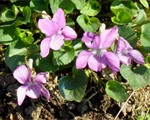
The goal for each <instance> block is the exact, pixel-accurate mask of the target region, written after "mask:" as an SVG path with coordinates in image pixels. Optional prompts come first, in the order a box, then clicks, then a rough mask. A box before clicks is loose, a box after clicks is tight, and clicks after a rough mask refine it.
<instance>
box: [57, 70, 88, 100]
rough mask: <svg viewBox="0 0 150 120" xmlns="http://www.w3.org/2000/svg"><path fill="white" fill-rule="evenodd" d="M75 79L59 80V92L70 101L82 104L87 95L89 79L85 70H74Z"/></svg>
mask: <svg viewBox="0 0 150 120" xmlns="http://www.w3.org/2000/svg"><path fill="white" fill-rule="evenodd" d="M73 73H74V74H73V76H74V77H73V78H72V77H70V76H63V77H61V78H60V79H59V85H58V88H59V91H60V93H61V95H62V96H63V97H64V98H65V99H66V100H68V101H77V102H80V101H81V100H82V98H83V96H84V94H85V90H86V86H87V77H86V74H85V72H84V71H83V70H74V72H73Z"/></svg>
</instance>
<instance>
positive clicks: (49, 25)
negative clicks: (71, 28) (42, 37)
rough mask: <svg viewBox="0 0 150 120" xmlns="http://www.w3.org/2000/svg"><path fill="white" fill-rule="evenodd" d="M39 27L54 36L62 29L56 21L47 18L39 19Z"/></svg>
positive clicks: (43, 31) (48, 34)
mask: <svg viewBox="0 0 150 120" xmlns="http://www.w3.org/2000/svg"><path fill="white" fill-rule="evenodd" d="M38 27H39V28H40V30H41V32H42V33H44V34H46V35H47V36H52V35H54V34H55V33H57V32H58V31H59V30H60V29H61V28H60V27H59V25H58V24H57V23H56V22H54V21H52V20H47V19H39V21H38Z"/></svg>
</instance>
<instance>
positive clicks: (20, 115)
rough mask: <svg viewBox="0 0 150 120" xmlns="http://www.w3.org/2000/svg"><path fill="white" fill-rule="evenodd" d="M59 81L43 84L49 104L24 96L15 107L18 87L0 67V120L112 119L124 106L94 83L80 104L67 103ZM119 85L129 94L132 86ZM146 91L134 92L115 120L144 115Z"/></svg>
mask: <svg viewBox="0 0 150 120" xmlns="http://www.w3.org/2000/svg"><path fill="white" fill-rule="evenodd" d="M6 71H7V72H6ZM58 81H59V76H57V75H50V77H49V79H48V81H47V84H45V87H46V88H47V89H48V90H49V91H50V95H51V98H50V101H49V102H47V101H46V99H45V98H44V97H43V96H40V98H38V99H30V98H28V97H26V98H25V100H24V102H23V104H22V105H21V106H18V105H17V100H16V98H17V96H16V90H17V88H18V87H19V86H20V84H19V83H18V82H17V81H16V80H15V79H14V78H13V76H12V73H11V72H10V73H9V72H8V70H7V68H5V67H2V68H0V120H43V119H44V120H70V119H72V120H114V119H115V117H116V115H117V113H118V112H119V110H120V109H121V107H122V106H123V105H124V104H125V102H122V103H119V102H116V101H114V100H113V99H112V98H110V97H109V96H108V95H107V94H106V93H105V90H104V87H103V86H102V85H101V84H94V83H92V85H88V87H87V90H86V96H85V97H84V98H83V100H82V101H81V102H80V103H77V102H74V101H73V102H69V101H66V100H65V99H64V98H63V97H62V96H61V95H60V93H59V90H58V87H57V86H58ZM122 84H124V86H125V87H126V89H127V90H128V95H130V94H131V93H132V89H131V87H130V86H129V85H128V84H127V83H125V82H123V83H122ZM149 91H150V85H147V86H146V87H145V88H143V89H139V90H137V91H134V94H133V95H132V96H131V98H130V99H129V101H128V102H127V104H126V105H125V107H124V108H123V109H122V112H121V113H120V115H119V116H118V117H117V119H116V120H120V119H121V120H135V119H136V118H137V117H138V115H140V114H141V110H143V113H146V111H147V110H148V108H149V105H150V99H149V97H150V94H149ZM135 111H136V112H135ZM135 113H137V115H136V114H135Z"/></svg>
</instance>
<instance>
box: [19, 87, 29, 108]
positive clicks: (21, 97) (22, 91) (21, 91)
mask: <svg viewBox="0 0 150 120" xmlns="http://www.w3.org/2000/svg"><path fill="white" fill-rule="evenodd" d="M27 89H28V85H22V86H20V87H19V88H18V89H17V101H18V105H21V104H22V103H23V101H24V99H25V97H26V90H27Z"/></svg>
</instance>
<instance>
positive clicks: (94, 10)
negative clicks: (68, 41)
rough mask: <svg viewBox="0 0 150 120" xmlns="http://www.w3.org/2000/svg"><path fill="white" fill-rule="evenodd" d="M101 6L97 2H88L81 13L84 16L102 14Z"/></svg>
mask: <svg viewBox="0 0 150 120" xmlns="http://www.w3.org/2000/svg"><path fill="white" fill-rule="evenodd" d="M100 9H101V5H100V4H99V2H97V1H88V2H86V3H85V5H84V6H83V8H82V9H81V10H80V12H81V13H82V14H84V15H88V16H95V15H97V14H98V12H100Z"/></svg>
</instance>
